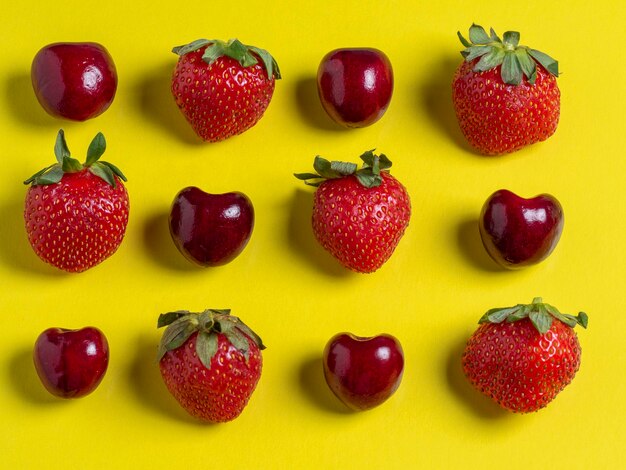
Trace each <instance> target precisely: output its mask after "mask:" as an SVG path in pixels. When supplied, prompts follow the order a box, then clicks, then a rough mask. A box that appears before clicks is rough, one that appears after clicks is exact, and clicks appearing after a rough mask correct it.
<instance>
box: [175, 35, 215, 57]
mask: <svg viewBox="0 0 626 470" xmlns="http://www.w3.org/2000/svg"><path fill="white" fill-rule="evenodd" d="M209 44H211V41H209V40H207V39H196V40H195V41H193V42H190V43H189V44H185V45H184V46H177V47H174V48H173V49H172V52H173V53H174V54H177V55H179V56H183V55H185V54H188V53H190V52H193V51H197V50H198V49H201V48H202V47H204V46H207V45H209Z"/></svg>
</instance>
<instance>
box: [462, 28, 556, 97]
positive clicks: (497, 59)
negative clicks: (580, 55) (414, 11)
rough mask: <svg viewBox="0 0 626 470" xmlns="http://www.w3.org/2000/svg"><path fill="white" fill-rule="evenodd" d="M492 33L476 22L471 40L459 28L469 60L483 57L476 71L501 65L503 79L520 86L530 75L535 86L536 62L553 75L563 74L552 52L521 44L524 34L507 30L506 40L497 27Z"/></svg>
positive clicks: (470, 35)
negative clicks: (550, 53)
mask: <svg viewBox="0 0 626 470" xmlns="http://www.w3.org/2000/svg"><path fill="white" fill-rule="evenodd" d="M490 32H491V34H490V35H487V32H486V31H485V30H484V29H483V27H482V26H479V25H476V24H472V26H471V27H470V29H469V41H468V40H467V39H465V38H464V37H463V35H462V34H461V33H460V32H459V31H457V36H458V37H459V39H460V41H461V44H463V46H464V47H465V49H464V50H463V51H461V55H462V56H463V57H464V58H465V60H466V61H467V62H471V61H473V60H475V59H479V60H478V61H477V62H476V64H475V65H474V71H475V72H485V71H487V70H491V69H494V68H496V67H498V66H501V68H500V76H501V77H502V81H503V82H504V83H506V84H509V85H519V84H520V83H521V82H522V78H523V77H526V79H527V80H528V83H530V84H531V85H534V83H535V80H536V79H537V68H536V63H539V64H541V65H542V66H543V67H544V68H545V69H546V70H547V71H548V72H549V73H550V74H552V75H554V76H555V77H558V76H559V63H558V62H557V61H556V60H554V59H553V58H552V57H550V56H549V55H548V54H545V53H543V52H540V51H537V50H535V49H530V48H529V47H527V46H520V45H519V40H520V33H518V32H517V31H507V32H506V33H504V35H503V37H502V39H500V38H499V37H498V35H497V34H496V33H495V31H494V30H493V28H492V29H491V31H490Z"/></svg>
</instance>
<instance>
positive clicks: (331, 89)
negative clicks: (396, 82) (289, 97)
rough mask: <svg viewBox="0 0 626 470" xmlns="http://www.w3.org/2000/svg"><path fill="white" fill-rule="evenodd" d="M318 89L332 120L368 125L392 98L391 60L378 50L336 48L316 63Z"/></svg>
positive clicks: (340, 122)
mask: <svg viewBox="0 0 626 470" xmlns="http://www.w3.org/2000/svg"><path fill="white" fill-rule="evenodd" d="M317 90H318V92H319V96H320V100H321V102H322V106H323V107H324V109H325V110H326V112H327V113H328V115H329V116H330V117H331V118H332V119H333V120H334V121H336V122H337V123H339V124H341V125H343V126H346V127H365V126H369V125H371V124H373V123H375V122H376V121H378V120H379V119H380V118H381V117H382V116H383V114H384V113H385V111H386V110H387V107H388V106H389V102H390V101H391V95H392V94H393V70H392V68H391V62H389V58H388V57H387V56H386V55H385V53H384V52H382V51H379V50H378V49H373V48H344V49H336V50H334V51H331V52H329V53H328V54H327V55H326V56H325V57H324V58H323V59H322V61H321V63H320V65H319V68H318V71H317Z"/></svg>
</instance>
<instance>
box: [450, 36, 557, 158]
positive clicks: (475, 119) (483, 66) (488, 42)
mask: <svg viewBox="0 0 626 470" xmlns="http://www.w3.org/2000/svg"><path fill="white" fill-rule="evenodd" d="M458 36H459V39H460V40H461V42H462V43H463V45H464V46H465V47H466V49H465V50H463V51H462V52H461V54H462V55H463V57H465V62H463V63H462V64H461V65H460V66H459V68H458V69H457V71H456V73H455V75H454V79H453V81H452V100H453V102H454V109H455V111H456V116H457V118H458V121H459V125H460V127H461V130H462V131H463V134H464V135H465V137H466V138H467V140H468V141H469V143H470V144H471V145H472V146H473V147H475V148H476V149H477V150H478V151H479V152H480V153H483V154H486V155H498V154H504V153H509V152H514V151H516V150H519V149H521V148H523V147H526V146H527V145H530V144H534V143H535V142H540V141H543V140H546V139H547V138H548V137H550V136H551V135H552V134H554V132H555V131H556V127H557V125H558V123H559V114H560V96H561V94H560V91H559V87H558V85H557V83H556V77H558V75H559V67H558V62H557V61H555V60H554V59H552V58H551V57H549V56H548V55H546V54H544V53H543V52H539V51H537V50H535V49H530V48H528V47H526V46H520V45H519V37H520V35H519V33H518V32H516V31H507V32H506V33H504V36H503V40H501V39H500V38H499V37H498V36H497V35H496V33H495V32H494V30H493V29H492V30H491V35H490V36H488V35H487V33H486V32H485V30H484V29H483V28H482V27H481V26H477V25H472V27H471V28H470V30H469V38H470V41H471V42H469V41H467V40H466V39H465V38H464V37H463V36H462V35H461V33H458Z"/></svg>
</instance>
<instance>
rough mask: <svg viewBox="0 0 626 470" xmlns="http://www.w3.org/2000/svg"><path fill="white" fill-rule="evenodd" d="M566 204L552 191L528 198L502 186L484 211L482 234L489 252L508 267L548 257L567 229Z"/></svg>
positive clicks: (524, 264)
mask: <svg viewBox="0 0 626 470" xmlns="http://www.w3.org/2000/svg"><path fill="white" fill-rule="evenodd" d="M563 223H564V217H563V208H562V207H561V204H560V203H559V201H557V200H556V199H555V198H554V197H553V196H551V195H549V194H541V195H539V196H536V197H534V198H531V199H524V198H522V197H519V196H517V195H516V194H514V193H512V192H511V191H507V190H505V189H501V190H499V191H496V192H495V193H493V194H492V195H491V196H489V198H488V199H487V201H486V202H485V204H484V205H483V208H482V210H481V213H480V219H479V224H478V226H479V229H480V237H481V238H482V241H483V245H484V246H485V248H486V250H487V252H488V253H489V255H490V256H491V257H492V258H493V259H494V261H496V262H497V263H498V264H500V265H501V266H503V267H505V268H507V269H518V268H523V267H525V266H530V265H533V264H536V263H539V262H540V261H542V260H544V259H546V258H547V257H548V255H550V253H552V251H553V250H554V248H555V247H556V245H557V243H558V242H559V239H560V238H561V232H562V231H563Z"/></svg>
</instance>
